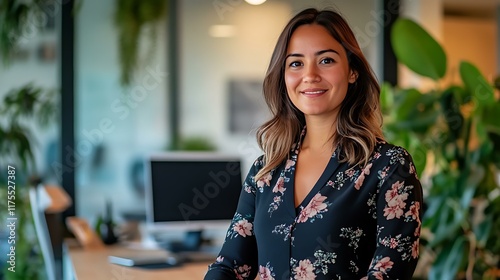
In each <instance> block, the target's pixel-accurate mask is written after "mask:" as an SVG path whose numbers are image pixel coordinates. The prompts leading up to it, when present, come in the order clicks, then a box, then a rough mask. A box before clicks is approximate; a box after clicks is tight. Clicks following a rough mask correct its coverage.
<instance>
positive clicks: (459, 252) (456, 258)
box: [429, 236, 466, 280]
mask: <svg viewBox="0 0 500 280" xmlns="http://www.w3.org/2000/svg"><path fill="white" fill-rule="evenodd" d="M465 254H466V250H465V238H464V237H463V236H459V237H457V238H456V239H455V240H454V241H453V242H451V243H449V244H447V245H446V246H445V247H444V248H443V249H442V250H441V251H440V252H439V254H438V255H437V258H436V260H435V261H434V263H433V265H432V267H431V270H430V272H429V280H453V279H455V277H456V275H457V272H458V269H459V268H460V264H461V262H462V259H463V258H464V256H465Z"/></svg>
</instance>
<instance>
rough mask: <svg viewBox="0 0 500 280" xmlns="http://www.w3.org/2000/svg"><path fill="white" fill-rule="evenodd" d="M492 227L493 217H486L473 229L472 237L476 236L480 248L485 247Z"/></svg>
mask: <svg viewBox="0 0 500 280" xmlns="http://www.w3.org/2000/svg"><path fill="white" fill-rule="evenodd" d="M492 225H493V217H491V216H487V217H486V219H485V220H484V221H482V222H481V223H480V224H478V225H477V226H476V227H474V235H476V239H477V242H478V245H479V246H480V247H483V248H484V246H486V241H487V240H488V237H489V235H490V231H491V227H492Z"/></svg>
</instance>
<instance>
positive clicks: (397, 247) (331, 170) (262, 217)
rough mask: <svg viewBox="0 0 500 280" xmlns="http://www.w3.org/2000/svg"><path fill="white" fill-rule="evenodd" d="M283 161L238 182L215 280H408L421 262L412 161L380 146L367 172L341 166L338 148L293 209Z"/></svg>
mask: <svg viewBox="0 0 500 280" xmlns="http://www.w3.org/2000/svg"><path fill="white" fill-rule="evenodd" d="M294 146H295V147H293V148H292V150H291V152H290V156H289V159H288V160H286V161H285V162H283V164H281V165H280V166H279V167H277V168H275V169H273V170H272V171H271V172H269V173H268V174H267V175H265V176H264V177H263V178H261V179H260V180H258V181H255V179H254V177H255V174H257V172H258V171H259V170H260V169H261V168H262V167H263V164H264V163H263V159H262V156H261V157H259V158H258V159H257V160H256V161H255V163H254V164H253V166H252V168H251V169H250V171H249V172H248V175H247V177H246V179H245V182H244V184H243V189H242V192H241V195H240V200H239V204H238V208H237V210H236V213H235V215H234V218H233V220H232V222H231V225H230V227H229V229H228V231H227V234H226V239H225V242H224V245H223V247H222V249H221V252H220V255H219V257H218V258H217V260H216V261H215V262H214V263H212V264H211V265H210V266H209V269H208V272H207V274H206V275H205V280H213V279H217V280H220V279H255V277H256V275H257V273H258V274H259V276H260V279H261V280H268V279H269V280H270V279H304V280H305V279H401V280H402V279H411V277H412V274H413V272H414V270H415V267H416V264H417V261H418V256H419V237H420V226H421V207H422V202H423V201H422V187H421V185H420V182H419V180H418V177H417V174H416V172H415V166H414V164H413V161H412V158H411V156H410V155H409V154H408V152H407V151H406V150H405V149H403V148H401V147H398V146H394V145H391V144H388V143H386V142H380V143H378V144H377V146H376V148H375V151H374V152H373V154H372V155H371V158H370V160H369V162H368V164H367V165H366V166H363V167H361V166H350V165H348V164H347V163H346V162H339V156H340V155H341V153H340V149H339V148H337V150H336V151H335V152H334V153H333V155H332V157H331V159H330V161H329V163H328V165H327V167H326V168H325V170H324V172H323V174H322V175H321V177H320V178H319V180H318V182H317V183H316V184H315V186H314V187H313V189H312V190H311V191H310V193H309V194H308V195H307V196H306V198H305V199H304V201H303V202H302V204H301V205H299V206H298V207H295V205H294V191H293V188H294V173H295V163H296V161H297V156H298V153H299V152H300V141H299V143H297V144H296V145H294Z"/></svg>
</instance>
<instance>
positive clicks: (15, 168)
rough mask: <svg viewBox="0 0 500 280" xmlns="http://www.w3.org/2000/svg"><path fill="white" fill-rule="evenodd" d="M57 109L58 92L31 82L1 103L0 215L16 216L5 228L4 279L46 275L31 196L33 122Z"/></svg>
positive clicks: (46, 120)
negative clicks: (29, 190)
mask: <svg viewBox="0 0 500 280" xmlns="http://www.w3.org/2000/svg"><path fill="white" fill-rule="evenodd" d="M56 112H57V110H56V98H55V92H54V91H46V90H43V89H41V88H37V87H35V86H33V85H32V84H27V85H25V86H22V87H20V88H18V89H13V90H11V91H9V92H8V93H7V94H6V95H5V96H4V98H3V100H2V102H1V103H0V118H1V119H2V122H1V123H0V155H1V156H0V166H1V167H2V170H3V171H2V174H1V175H0V185H2V190H5V191H2V192H1V193H0V198H1V199H0V208H1V211H0V216H1V217H2V219H3V220H4V221H9V219H8V218H15V219H14V220H13V223H14V224H13V226H12V228H10V227H3V228H2V232H3V233H4V234H3V235H2V239H4V240H2V244H9V245H8V246H7V247H6V248H4V250H7V253H10V255H7V262H3V269H2V272H3V273H2V274H3V275H4V278H5V279H39V278H41V276H42V275H43V274H42V273H43V261H42V257H41V254H40V251H39V246H38V241H37V239H36V234H35V232H34V225H33V220H32V216H31V208H30V203H29V198H28V187H29V185H30V176H32V175H33V173H34V170H36V168H35V158H34V155H33V144H34V140H35V138H34V136H35V135H34V133H33V128H32V127H33V124H34V123H35V124H38V125H41V126H46V125H48V124H49V123H50V120H51V119H52V118H53V117H54V116H55V113H56ZM9 176H10V177H9ZM4 257H5V255H4ZM2 259H3V258H2ZM9 261H10V262H9ZM42 278H43V277H42Z"/></svg>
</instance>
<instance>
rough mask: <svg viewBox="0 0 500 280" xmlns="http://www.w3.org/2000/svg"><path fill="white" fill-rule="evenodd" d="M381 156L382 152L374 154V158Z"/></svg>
mask: <svg viewBox="0 0 500 280" xmlns="http://www.w3.org/2000/svg"><path fill="white" fill-rule="evenodd" d="M380 156H381V154H380V153H379V152H376V153H375V154H374V155H373V159H378V158H379V157H380Z"/></svg>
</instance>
